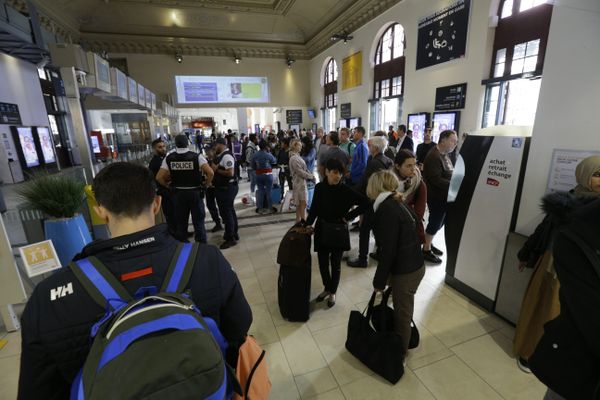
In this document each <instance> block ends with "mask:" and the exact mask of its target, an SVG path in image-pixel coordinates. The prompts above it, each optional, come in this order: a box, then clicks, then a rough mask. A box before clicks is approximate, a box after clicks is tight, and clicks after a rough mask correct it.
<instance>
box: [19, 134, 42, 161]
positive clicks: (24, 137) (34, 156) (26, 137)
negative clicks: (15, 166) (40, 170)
mask: <svg viewBox="0 0 600 400" xmlns="http://www.w3.org/2000/svg"><path fill="white" fill-rule="evenodd" d="M17 132H18V134H19V142H20V143H21V149H22V150H23V156H24V157H25V165H27V167H29V168H31V167H37V166H38V165H40V159H39V158H38V153H37V150H36V149H35V142H34V141H33V133H32V132H31V128H23V127H19V128H17Z"/></svg>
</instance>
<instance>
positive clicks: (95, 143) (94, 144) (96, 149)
mask: <svg viewBox="0 0 600 400" xmlns="http://www.w3.org/2000/svg"><path fill="white" fill-rule="evenodd" d="M90 139H91V140H92V151H93V152H94V154H100V153H101V152H102V150H101V149H100V142H99V141H98V136H90Z"/></svg>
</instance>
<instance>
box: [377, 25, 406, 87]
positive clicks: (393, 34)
mask: <svg viewBox="0 0 600 400" xmlns="http://www.w3.org/2000/svg"><path fill="white" fill-rule="evenodd" d="M404 43H405V42H404V28H403V27H402V25H400V24H398V23H395V24H392V25H390V26H389V27H388V28H387V29H386V30H385V31H384V32H383V34H382V35H381V37H380V38H379V42H378V43H377V49H376V51H375V60H374V61H375V71H374V84H373V98H374V99H379V98H382V97H383V98H386V97H396V96H402V94H403V93H404V90H403V87H404V65H405V58H404Z"/></svg>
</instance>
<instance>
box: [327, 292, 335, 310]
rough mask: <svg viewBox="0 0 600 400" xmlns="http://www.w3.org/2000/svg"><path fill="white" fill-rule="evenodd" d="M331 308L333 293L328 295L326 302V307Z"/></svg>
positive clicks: (333, 303) (333, 300)
mask: <svg viewBox="0 0 600 400" xmlns="http://www.w3.org/2000/svg"><path fill="white" fill-rule="evenodd" d="M333 306H335V293H332V294H330V295H329V299H328V300H327V307H329V308H331V307H333Z"/></svg>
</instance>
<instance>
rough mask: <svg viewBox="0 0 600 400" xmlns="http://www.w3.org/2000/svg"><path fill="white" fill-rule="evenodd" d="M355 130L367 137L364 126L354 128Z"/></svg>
mask: <svg viewBox="0 0 600 400" xmlns="http://www.w3.org/2000/svg"><path fill="white" fill-rule="evenodd" d="M354 130H356V131H358V132H360V133H362V135H363V136H365V128H363V127H362V126H357V127H356V128H354Z"/></svg>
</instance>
